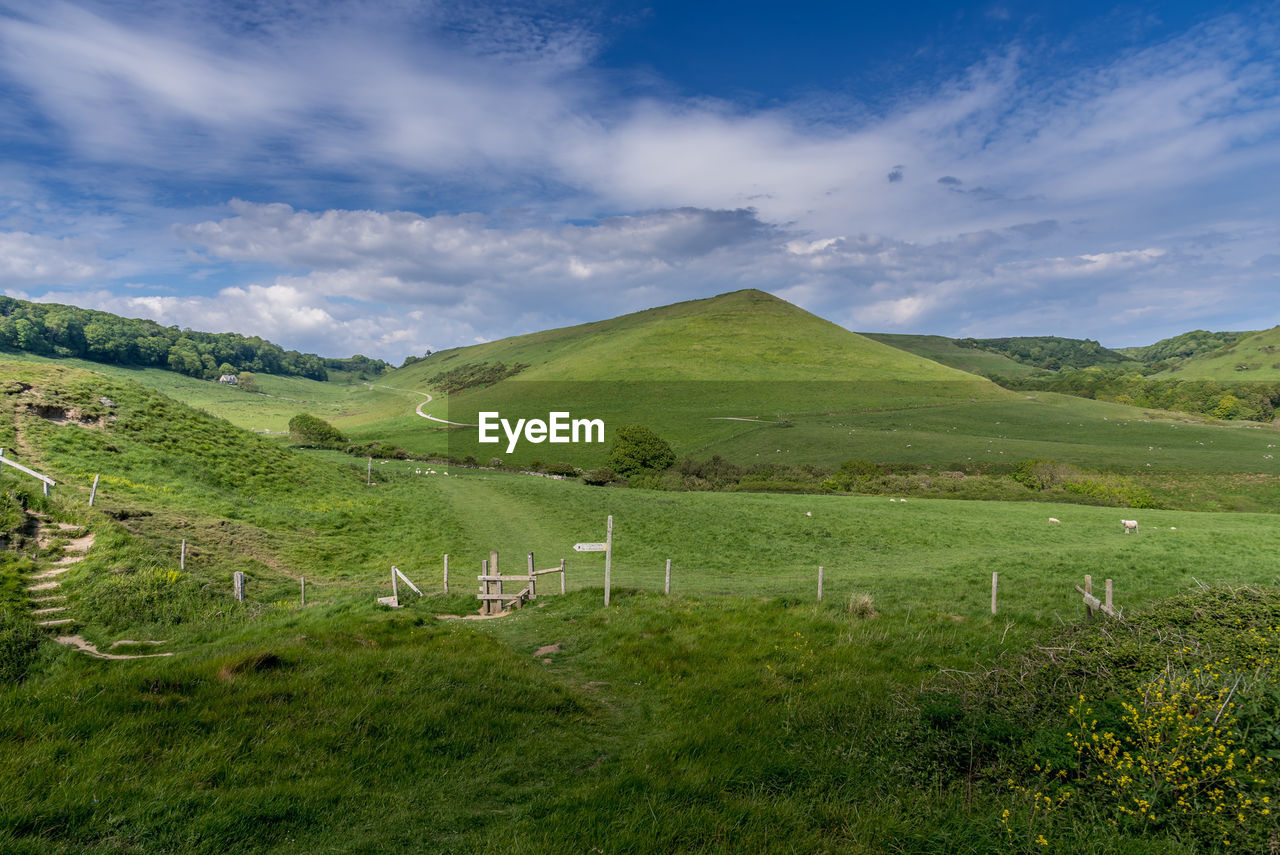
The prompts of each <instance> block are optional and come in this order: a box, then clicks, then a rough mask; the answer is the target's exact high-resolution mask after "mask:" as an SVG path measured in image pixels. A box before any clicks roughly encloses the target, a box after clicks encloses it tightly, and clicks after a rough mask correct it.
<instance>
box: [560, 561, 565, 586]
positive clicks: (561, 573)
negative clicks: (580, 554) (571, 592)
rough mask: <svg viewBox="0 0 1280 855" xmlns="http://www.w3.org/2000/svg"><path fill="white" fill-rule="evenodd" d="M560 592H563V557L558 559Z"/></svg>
mask: <svg viewBox="0 0 1280 855" xmlns="http://www.w3.org/2000/svg"><path fill="white" fill-rule="evenodd" d="M560 593H562V594H563V593H564V559H563V558H561V559H560Z"/></svg>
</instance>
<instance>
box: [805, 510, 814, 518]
mask: <svg viewBox="0 0 1280 855" xmlns="http://www.w3.org/2000/svg"><path fill="white" fill-rule="evenodd" d="M804 515H805V516H806V517H811V516H813V511H805V512H804Z"/></svg>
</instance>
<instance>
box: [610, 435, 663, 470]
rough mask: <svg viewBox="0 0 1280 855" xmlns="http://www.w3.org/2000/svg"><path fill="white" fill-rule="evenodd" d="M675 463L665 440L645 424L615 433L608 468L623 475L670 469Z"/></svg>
mask: <svg viewBox="0 0 1280 855" xmlns="http://www.w3.org/2000/svg"><path fill="white" fill-rule="evenodd" d="M675 462H676V455H675V452H673V451H672V450H671V446H670V445H668V444H667V442H666V440H664V439H663V438H662V437H660V436H658V435H657V434H656V433H654V432H653V431H652V430H650V429H649V428H647V427H645V426H644V425H622V426H620V427H619V428H618V429H617V430H616V431H615V432H614V434H613V446H612V447H611V448H610V449H609V460H608V466H609V468H611V469H613V470H614V471H616V472H618V473H619V474H620V475H623V476H627V475H632V474H634V473H636V472H640V471H642V470H645V469H653V470H662V469H669V468H671V466H672V465H673V464H675Z"/></svg>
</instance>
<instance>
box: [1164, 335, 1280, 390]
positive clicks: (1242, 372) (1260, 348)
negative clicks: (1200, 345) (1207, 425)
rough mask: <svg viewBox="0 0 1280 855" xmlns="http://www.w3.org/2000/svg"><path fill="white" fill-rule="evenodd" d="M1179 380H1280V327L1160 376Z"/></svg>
mask: <svg viewBox="0 0 1280 855" xmlns="http://www.w3.org/2000/svg"><path fill="white" fill-rule="evenodd" d="M1154 376H1156V377H1159V378H1170V379H1176V380H1216V381H1217V382H1219V383H1257V382H1272V381H1276V380H1280V327H1272V328H1271V329H1268V330H1262V331H1260V332H1253V333H1244V334H1241V335H1240V337H1239V338H1236V339H1235V340H1234V341H1230V342H1229V343H1226V344H1223V345H1222V346H1221V347H1217V348H1214V349H1212V350H1209V351H1208V352H1204V353H1199V354H1197V355H1195V356H1192V357H1190V358H1189V359H1186V360H1184V361H1182V362H1180V363H1178V364H1176V365H1174V366H1172V367H1171V368H1170V369H1168V370H1167V371H1163V372H1161V373H1159V374H1157V375H1154Z"/></svg>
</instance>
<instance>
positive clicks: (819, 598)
mask: <svg viewBox="0 0 1280 855" xmlns="http://www.w3.org/2000/svg"><path fill="white" fill-rule="evenodd" d="M822 572H823V571H822V565H821V564H819V565H818V602H822Z"/></svg>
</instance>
